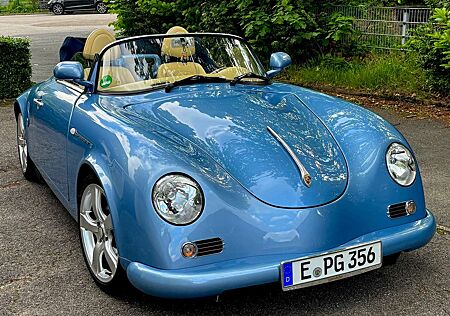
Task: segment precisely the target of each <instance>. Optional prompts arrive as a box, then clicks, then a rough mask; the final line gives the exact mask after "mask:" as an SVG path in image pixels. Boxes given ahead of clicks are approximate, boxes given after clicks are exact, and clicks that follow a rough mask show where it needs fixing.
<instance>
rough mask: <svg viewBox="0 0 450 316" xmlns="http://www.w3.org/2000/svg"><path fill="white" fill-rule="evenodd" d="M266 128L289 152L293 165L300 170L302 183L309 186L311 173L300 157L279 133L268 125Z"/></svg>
mask: <svg viewBox="0 0 450 316" xmlns="http://www.w3.org/2000/svg"><path fill="white" fill-rule="evenodd" d="M267 130H268V131H269V132H270V134H272V136H273V137H275V139H276V140H277V141H278V142H279V143H280V144H281V145H282V146H283V147H284V149H285V150H286V151H287V152H288V153H289V156H291V158H292V160H294V162H295V165H296V166H297V168H298V170H299V171H300V175H301V176H302V181H303V183H304V184H305V185H306V186H307V187H308V188H309V187H311V182H312V179H311V175H310V174H309V172H308V170H306V168H305V167H304V166H303V164H302V163H301V161H300V159H298V157H297V156H296V155H295V153H294V151H293V150H292V149H291V147H289V145H288V144H286V142H285V141H284V140H283V139H282V138H281V136H280V135H278V134H277V133H275V131H274V130H273V129H271V128H270V127H269V126H267Z"/></svg>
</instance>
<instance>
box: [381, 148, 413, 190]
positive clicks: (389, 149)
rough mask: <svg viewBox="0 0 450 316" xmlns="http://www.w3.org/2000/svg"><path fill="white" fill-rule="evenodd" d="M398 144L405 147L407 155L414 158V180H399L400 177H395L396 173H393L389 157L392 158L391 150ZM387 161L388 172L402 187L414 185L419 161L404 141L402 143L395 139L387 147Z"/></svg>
mask: <svg viewBox="0 0 450 316" xmlns="http://www.w3.org/2000/svg"><path fill="white" fill-rule="evenodd" d="M397 145H398V146H400V147H402V148H403V149H405V152H406V153H407V155H408V156H409V157H410V158H411V160H412V162H413V164H414V170H413V172H414V175H413V178H412V181H410V182H407V183H402V182H399V181H398V179H396V178H395V176H394V174H393V173H392V171H391V169H390V168H389V165H390V164H391V163H390V161H389V158H390V156H389V152H390V151H391V149H392V147H393V146H397ZM385 161H386V169H387V172H388V173H389V176H390V177H391V179H392V180H393V181H394V182H395V183H396V184H398V185H400V186H402V187H410V186H412V185H413V184H414V183H415V182H416V178H417V169H418V166H417V161H416V159H415V157H414V155H413V153H412V150H410V149H409V148H408V147H407V146H406V145H404V144H402V143H400V142H398V141H395V142H392V143H390V144H389V146H387V149H386V153H385Z"/></svg>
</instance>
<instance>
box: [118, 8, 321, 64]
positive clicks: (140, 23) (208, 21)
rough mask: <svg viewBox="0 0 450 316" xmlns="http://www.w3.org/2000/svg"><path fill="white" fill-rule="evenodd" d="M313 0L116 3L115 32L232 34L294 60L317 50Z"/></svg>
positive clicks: (264, 54) (263, 50) (264, 51)
mask: <svg viewBox="0 0 450 316" xmlns="http://www.w3.org/2000/svg"><path fill="white" fill-rule="evenodd" d="M313 3H314V2H313V1H311V0H310V1H296V0H261V1H257V0H230V1H204V0H191V1H185V0H166V1H160V0H138V1H129V0H116V1H114V2H113V3H110V8H111V9H112V11H113V12H115V13H117V14H118V19H117V22H116V23H115V28H116V30H118V31H119V33H120V34H122V35H140V34H152V33H165V32H166V31H167V30H168V29H169V28H170V27H171V26H174V25H180V26H184V27H186V28H187V29H188V30H189V31H190V32H205V31H208V32H222V33H233V34H236V35H240V36H243V37H245V38H247V39H248V40H249V41H250V43H251V44H252V45H253V47H254V48H255V49H256V50H257V52H258V53H259V54H261V55H262V57H267V56H268V54H269V53H270V52H273V51H278V50H283V51H286V52H288V53H289V54H291V56H292V57H293V58H294V59H299V58H305V57H308V56H309V55H311V52H312V51H315V50H317V47H315V46H314V45H315V44H314V41H311V39H314V38H317V37H318V36H319V35H320V30H319V29H320V28H319V26H318V25H317V23H316V19H315V17H314V14H313V13H312V7H313Z"/></svg>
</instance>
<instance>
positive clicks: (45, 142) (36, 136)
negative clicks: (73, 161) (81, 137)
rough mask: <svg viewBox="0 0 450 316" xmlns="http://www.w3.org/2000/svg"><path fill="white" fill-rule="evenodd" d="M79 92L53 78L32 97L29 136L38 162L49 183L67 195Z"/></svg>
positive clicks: (31, 151)
mask: <svg viewBox="0 0 450 316" xmlns="http://www.w3.org/2000/svg"><path fill="white" fill-rule="evenodd" d="M79 96H80V92H79V91H75V90H73V89H71V88H69V87H68V86H66V85H64V84H62V83H59V82H57V81H56V80H54V79H53V78H52V79H50V80H48V81H47V82H45V83H43V84H42V85H41V86H40V87H39V88H38V89H37V91H36V93H35V95H34V98H33V99H37V100H40V101H37V102H42V103H41V104H42V106H39V105H38V104H37V103H36V101H34V100H30V120H29V126H28V140H29V142H30V144H31V146H30V149H29V152H30V157H32V159H33V161H34V163H35V165H36V166H37V167H38V169H39V170H40V171H41V173H42V175H43V176H44V178H45V179H46V180H47V182H48V183H49V184H52V185H53V186H54V187H55V189H56V190H57V191H58V193H59V194H60V195H61V196H63V197H64V198H65V199H66V200H67V199H68V187H67V157H66V141H67V133H68V128H69V120H70V116H71V114H72V109H73V105H74V104H75V102H76V100H77V98H78V97H79Z"/></svg>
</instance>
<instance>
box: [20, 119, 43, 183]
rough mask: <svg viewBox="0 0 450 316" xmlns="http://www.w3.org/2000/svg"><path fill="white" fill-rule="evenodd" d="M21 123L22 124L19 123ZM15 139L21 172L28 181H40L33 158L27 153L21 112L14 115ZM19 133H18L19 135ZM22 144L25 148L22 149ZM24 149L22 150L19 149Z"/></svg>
mask: <svg viewBox="0 0 450 316" xmlns="http://www.w3.org/2000/svg"><path fill="white" fill-rule="evenodd" d="M21 124H23V125H21ZM16 125H17V128H16V139H17V154H18V156H19V163H20V169H21V170H22V174H23V176H24V177H25V179H27V180H28V181H31V182H40V181H41V179H42V177H41V174H40V173H39V171H38V170H37V168H36V165H35V164H34V162H33V160H31V158H30V155H29V154H28V145H27V140H26V137H25V124H24V123H23V118H22V113H20V112H19V113H18V114H17V117H16ZM19 134H20V135H19ZM23 146H24V147H25V149H23ZM21 147H22V150H24V152H22V151H21Z"/></svg>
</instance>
